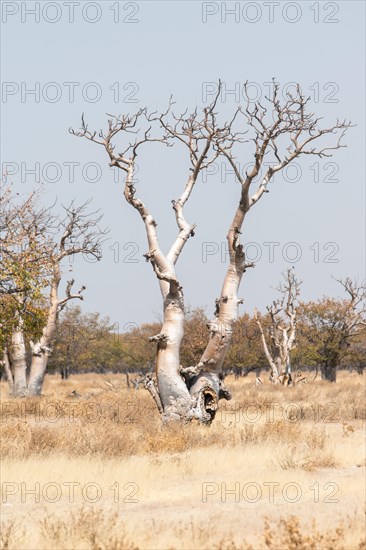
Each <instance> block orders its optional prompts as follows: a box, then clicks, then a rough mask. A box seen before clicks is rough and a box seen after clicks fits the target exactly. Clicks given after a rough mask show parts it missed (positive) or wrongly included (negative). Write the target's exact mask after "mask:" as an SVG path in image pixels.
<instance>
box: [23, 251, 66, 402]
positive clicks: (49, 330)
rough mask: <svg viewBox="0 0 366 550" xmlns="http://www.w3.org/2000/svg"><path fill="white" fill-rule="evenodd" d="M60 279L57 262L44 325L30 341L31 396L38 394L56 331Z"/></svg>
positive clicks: (29, 388) (29, 392)
mask: <svg viewBox="0 0 366 550" xmlns="http://www.w3.org/2000/svg"><path fill="white" fill-rule="evenodd" d="M60 281H61V272H60V266H59V263H58V262H56V263H55V264H54V267H53V280H52V285H51V291H50V306H49V309H48V316H47V322H46V326H45V327H44V328H43V331H42V336H41V338H40V339H39V341H38V342H35V343H33V342H31V349H32V361H31V366H30V372H29V380H28V394H29V395H31V396H36V395H40V394H41V391H42V386H43V381H44V377H45V373H46V368H47V362H48V357H49V354H50V353H51V344H52V340H53V337H54V335H55V332H56V321H57V314H58V308H59V300H58V287H59V285H60Z"/></svg>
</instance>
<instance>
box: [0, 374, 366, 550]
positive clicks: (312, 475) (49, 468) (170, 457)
mask: <svg viewBox="0 0 366 550" xmlns="http://www.w3.org/2000/svg"><path fill="white" fill-rule="evenodd" d="M226 382H227V385H228V387H229V388H230V389H231V390H232V393H233V396H234V397H233V400H232V401H230V402H222V401H221V402H220V405H221V410H220V411H219V412H218V414H217V417H216V419H215V421H214V423H213V424H212V425H211V426H210V427H207V426H199V425H193V424H191V425H169V426H163V425H162V424H161V421H160V418H159V416H158V413H157V411H156V410H155V408H154V407H155V405H154V404H153V402H152V399H151V397H150V395H149V394H148V393H147V392H146V391H145V390H139V391H135V390H127V388H126V384H125V378H124V377H123V376H122V375H110V376H106V375H91V374H90V375H75V376H72V377H71V378H70V379H69V380H67V381H61V380H60V378H59V377H55V376H49V377H48V378H47V380H46V382H45V386H44V396H43V397H42V398H40V399H33V400H30V401H27V402H26V401H25V400H20V401H9V400H8V397H7V388H6V385H5V383H3V382H2V383H1V396H2V422H1V452H2V461H1V489H2V496H1V499H2V505H1V509H2V511H1V520H2V531H1V548H3V549H16V550H20V549H32V550H33V549H58V550H59V549H92V550H97V549H102V550H107V549H108V550H122V549H129V548H131V549H132V548H139V549H196V548H197V549H199V548H202V549H206V548H207V549H208V548H210V549H211V548H216V549H223V550H229V549H230V550H236V549H249V548H252V549H261V548H270V549H281V550H282V549H291V550H295V549H299V550H300V549H323V548H324V549H325V548H327V549H333V548H342V549H348V548H349V549H351V548H352V549H365V548H366V543H365V505H364V502H365V419H366V412H365V398H364V387H365V377H362V376H360V375H358V374H350V373H343V372H342V373H340V374H339V379H338V382H337V384H329V383H326V382H322V381H319V380H316V381H313V382H309V383H308V384H303V385H298V386H295V387H294V388H283V387H278V386H271V385H270V384H268V383H267V384H264V385H263V386H259V387H256V386H255V385H254V377H251V376H250V375H249V376H248V377H247V378H244V379H241V380H237V381H236V380H234V379H233V378H228V379H227V380H226ZM74 390H75V391H76V392H78V394H80V397H71V396H70V394H71V392H72V391H74Z"/></svg>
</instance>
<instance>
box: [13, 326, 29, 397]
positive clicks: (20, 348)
mask: <svg viewBox="0 0 366 550" xmlns="http://www.w3.org/2000/svg"><path fill="white" fill-rule="evenodd" d="M9 352H10V358H11V367H12V373H13V387H12V394H13V396H14V397H24V396H25V395H26V394H27V361H26V347H25V341H24V334H23V319H22V318H21V317H19V322H18V326H17V329H16V330H15V331H14V332H13V334H12V337H11V346H10V350H9Z"/></svg>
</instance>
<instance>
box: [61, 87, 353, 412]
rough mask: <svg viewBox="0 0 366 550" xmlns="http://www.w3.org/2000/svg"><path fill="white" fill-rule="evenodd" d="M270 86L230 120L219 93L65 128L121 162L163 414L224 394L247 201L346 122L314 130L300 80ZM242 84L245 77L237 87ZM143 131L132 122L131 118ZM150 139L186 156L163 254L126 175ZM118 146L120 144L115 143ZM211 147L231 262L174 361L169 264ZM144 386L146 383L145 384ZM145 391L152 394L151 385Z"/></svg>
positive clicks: (177, 318)
mask: <svg viewBox="0 0 366 550" xmlns="http://www.w3.org/2000/svg"><path fill="white" fill-rule="evenodd" d="M278 89H279V87H278V85H277V84H275V85H274V91H273V95H272V97H271V98H268V99H267V106H266V107H264V106H262V104H261V103H259V102H257V103H251V101H250V100H249V96H248V94H247V102H246V105H244V106H243V107H240V108H238V109H237V110H236V111H235V112H234V113H233V116H232V118H231V119H230V120H229V122H225V123H219V122H218V119H217V113H216V106H217V100H218V97H219V95H220V93H221V85H219V87H218V94H217V96H216V98H215V100H214V101H213V103H212V104H211V105H209V106H208V107H206V108H204V109H203V111H202V112H198V110H197V109H196V110H194V111H193V113H191V114H187V111H186V112H185V113H183V114H180V115H178V116H177V115H174V113H172V105H173V104H172V102H170V104H169V107H168V109H167V110H166V111H165V112H164V113H162V114H161V115H157V114H156V113H152V114H151V113H150V114H149V113H148V111H147V109H140V110H139V111H138V112H137V113H136V114H135V115H123V116H119V117H115V116H111V118H110V119H109V121H108V129H107V131H106V132H103V131H100V132H99V133H97V132H96V131H91V130H89V128H88V126H87V124H85V121H84V118H82V125H81V128H80V130H79V131H77V132H76V131H74V130H70V131H71V133H72V134H74V135H76V136H78V137H84V138H86V139H88V140H90V141H92V142H94V143H97V144H99V145H101V146H102V147H104V148H105V149H106V152H107V154H108V157H109V160H110V166H112V167H116V168H118V169H121V170H123V171H124V172H125V174H126V179H125V188H124V196H125V199H126V200H127V202H128V203H129V204H130V205H131V206H133V208H135V209H136V210H137V212H138V213H139V215H140V217H141V218H142V221H143V223H144V225H145V230H146V235H147V240H148V247H149V250H148V252H147V254H146V259H147V261H149V262H150V263H151V265H152V268H153V270H154V273H155V275H156V277H157V278H158V280H159V284H160V289H161V293H162V299H163V309H164V319H163V324H162V328H161V331H160V333H159V334H157V335H156V336H153V337H152V338H151V341H153V342H156V344H157V358H156V379H157V387H155V385H154V381H153V379H152V380H150V382H151V383H150V386H151V388H152V385H154V388H153V391H154V395H153V397H154V399H155V402H158V403H159V404H158V408H159V411H161V412H162V416H163V418H164V419H166V420H170V419H179V420H191V419H194V418H196V419H198V420H200V421H202V422H211V420H212V419H213V418H214V416H215V413H216V410H217V406H218V401H219V399H220V398H226V399H229V398H230V397H231V396H230V392H229V391H228V390H227V389H226V388H225V386H224V383H223V375H222V366H223V362H224V359H225V355H226V352H227V350H228V347H229V345H230V341H231V338H232V332H233V326H234V323H235V321H236V318H237V315H238V306H239V304H240V303H242V300H240V299H239V298H238V289H239V285H240V282H241V279H242V276H243V273H244V272H245V270H246V269H247V268H248V267H252V266H253V264H252V263H250V262H246V259H245V254H244V250H243V246H242V245H241V244H240V239H239V237H240V233H241V229H242V226H243V222H244V219H245V217H246V214H247V213H248V212H249V210H250V209H251V208H252V207H253V206H254V205H255V204H256V203H257V202H258V200H259V199H260V198H261V197H262V196H263V195H264V193H266V192H267V191H268V189H267V186H268V184H269V182H270V180H271V179H272V177H273V176H274V174H276V173H277V172H279V171H280V170H282V169H283V168H284V167H285V166H287V165H288V164H289V163H290V162H292V161H293V160H294V159H296V158H298V157H299V156H301V155H303V154H307V155H309V154H311V155H317V156H319V157H322V156H330V155H331V152H332V150H335V149H338V148H340V147H343V145H341V142H340V140H341V137H342V136H343V135H344V133H345V131H346V130H347V128H348V127H349V126H350V124H349V123H346V122H337V123H336V124H334V125H333V126H332V127H330V128H326V129H320V128H319V122H320V119H319V118H316V117H314V115H313V114H312V113H307V112H306V107H307V103H308V99H306V98H304V96H303V95H302V94H301V91H300V88H299V87H298V89H297V93H296V94H295V96H291V95H288V96H287V99H286V100H285V101H284V102H283V103H282V104H281V101H280V99H279V94H278ZM244 90H245V92H247V86H245V87H244ZM156 123H158V124H159V125H160V129H161V130H160V133H158V132H157V133H156V134H154V128H155V126H154V125H155V124H156ZM140 124H144V125H145V128H146V129H145V130H144V131H140V129H139V127H138V126H139V125H140ZM338 131H340V133H341V135H340V137H338V141H337V142H336V143H335V144H334V145H333V146H329V147H323V148H320V149H316V148H315V147H314V141H315V140H317V139H318V138H322V137H323V136H326V135H328V134H330V135H332V134H334V133H337V132H338ZM133 132H135V133H136V134H137V137H136V138H135V140H134V141H132V142H128V136H129V135H131V133H133ZM247 132H251V133H252V136H251V141H253V142H254V159H255V163H254V166H253V168H252V169H251V170H250V171H248V172H247V173H246V175H245V176H242V175H241V173H240V171H239V169H238V167H237V164H236V163H237V160H236V159H237V157H238V153H237V152H236V151H235V149H236V147H237V146H238V145H240V144H242V143H243V142H244V139H243V136H244V134H245V133H247ZM117 135H119V136H120V137H124V139H125V140H127V143H126V142H125V145H124V146H122V148H119V149H118V150H121V152H120V153H118V152H117V150H116V147H117V145H116V142H115V138H116V136H117ZM286 140H287V143H286V148H285V152H284V153H281V150H280V149H281V148H280V143H281V145H282V144H283V142H284V141H286ZM152 141H155V142H156V141H158V142H161V143H164V144H166V145H171V144H174V143H177V144H180V145H182V146H183V147H184V148H185V149H186V151H187V153H188V155H189V160H190V174H189V176H188V178H187V183H186V186H185V189H184V191H183V193H182V195H181V196H180V197H179V198H178V199H177V200H174V201H172V205H173V210H174V212H175V217H176V222H177V226H178V236H177V237H176V239H175V240H174V242H173V244H172V246H171V248H170V250H169V251H168V252H167V253H163V251H162V250H161V248H160V245H159V240H158V235H157V229H156V225H157V224H156V221H155V218H154V217H153V215H152V214H151V212H150V210H149V209H148V207H147V206H146V205H145V204H144V203H143V202H142V201H141V200H140V199H139V198H138V197H137V196H136V189H135V187H134V185H133V175H134V170H135V165H136V157H137V153H138V152H140V150H141V149H142V147H143V146H145V145H147V144H148V143H150V142H152ZM119 147H120V146H119ZM219 156H222V157H224V158H226V159H227V161H228V162H229V163H230V165H231V166H232V168H233V169H234V172H235V174H236V177H237V179H238V182H239V184H240V188H241V191H240V200H239V203H238V206H237V208H236V211H235V215H234V218H233V220H232V223H231V224H230V227H229V231H228V236H227V240H228V246H229V255H230V259H229V266H228V270H227V273H226V276H225V279H224V283H223V286H222V290H221V294H220V297H219V298H218V300H217V301H216V308H215V318H214V319H213V320H212V321H211V322H210V323H209V341H208V344H207V347H206V349H205V351H204V353H203V355H202V357H201V359H200V360H199V361H198V363H197V364H196V365H193V366H187V367H181V365H180V358H179V356H180V353H179V352H180V346H181V341H182V336H183V321H184V302H183V291H182V286H181V284H180V281H179V280H178V278H177V275H176V271H175V264H176V262H177V260H178V258H179V257H180V254H181V252H182V250H183V247H184V245H185V244H186V242H187V240H188V239H189V237H190V236H193V235H194V230H195V225H192V224H190V223H188V222H187V220H186V218H185V215H184V206H185V204H186V202H187V200H188V199H189V197H190V195H191V193H192V191H193V188H194V186H195V184H196V182H197V177H198V175H199V173H200V172H201V171H202V170H205V169H206V168H207V167H208V166H209V165H210V164H211V163H213V162H214V161H215V160H216V159H217V158H218V157H219ZM265 159H266V161H267V162H268V160H269V159H270V162H271V164H270V167H269V168H268V169H267V170H266V172H265V174H264V177H262V178H261V180H260V182H258V184H257V185H258V186H257V189H256V190H255V191H254V192H253V193H251V186H252V184H253V183H254V182H255V180H256V178H257V176H258V174H259V172H260V170H261V168H262V167H263V163H264V160H265ZM151 388H149V389H150V391H151ZM153 391H151V393H153Z"/></svg>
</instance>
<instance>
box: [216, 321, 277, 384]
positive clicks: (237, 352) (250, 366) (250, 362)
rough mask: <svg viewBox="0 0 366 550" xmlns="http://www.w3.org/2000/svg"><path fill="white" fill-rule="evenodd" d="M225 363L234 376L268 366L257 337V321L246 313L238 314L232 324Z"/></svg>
mask: <svg viewBox="0 0 366 550" xmlns="http://www.w3.org/2000/svg"><path fill="white" fill-rule="evenodd" d="M226 365H227V368H228V369H229V370H230V371H232V372H233V373H234V374H235V375H236V376H240V375H246V374H248V373H249V372H251V371H254V370H255V371H260V370H261V369H262V368H267V367H268V365H267V360H266V357H265V355H264V352H263V348H262V345H261V342H260V339H259V338H258V326H257V323H256V321H255V319H254V317H251V316H250V315H249V314H248V313H245V314H244V315H242V316H240V317H239V318H238V320H237V322H236V323H235V325H234V332H233V337H232V342H231V345H230V348H229V351H228V353H227V355H226Z"/></svg>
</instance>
